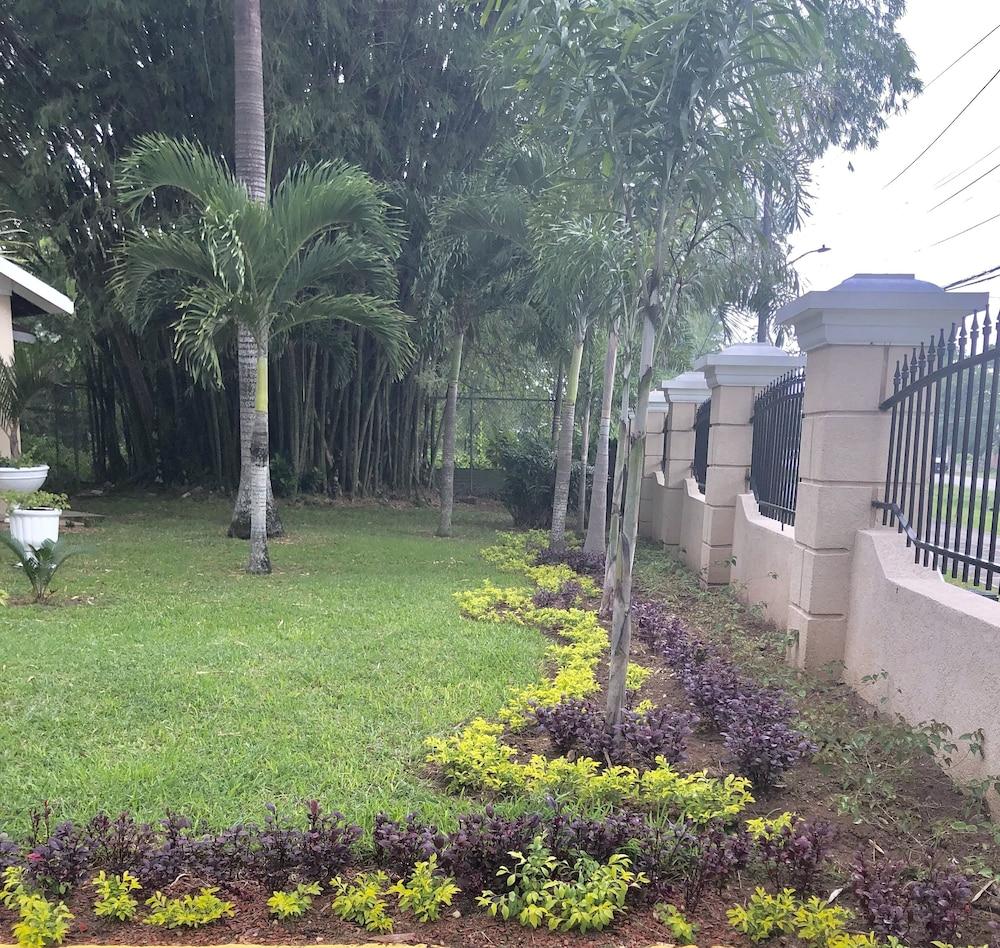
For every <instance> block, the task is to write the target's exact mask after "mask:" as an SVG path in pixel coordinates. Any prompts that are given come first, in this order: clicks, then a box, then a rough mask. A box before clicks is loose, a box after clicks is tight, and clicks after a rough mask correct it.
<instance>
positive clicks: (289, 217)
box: [271, 161, 403, 260]
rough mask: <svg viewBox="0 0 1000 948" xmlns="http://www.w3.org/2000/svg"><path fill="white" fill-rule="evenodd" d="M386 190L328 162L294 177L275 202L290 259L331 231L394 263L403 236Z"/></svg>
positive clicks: (343, 166) (293, 173) (352, 170)
mask: <svg viewBox="0 0 1000 948" xmlns="http://www.w3.org/2000/svg"><path fill="white" fill-rule="evenodd" d="M390 211H391V209H390V207H389V205H388V204H387V203H386V201H385V199H384V197H383V191H382V189H381V188H380V187H379V186H378V185H377V184H376V183H375V182H374V181H373V180H372V179H371V178H370V177H369V176H368V175H367V174H365V172H364V171H362V170H361V169H360V168H358V167H356V166H355V165H350V164H347V163H346V162H332V161H325V162H321V163H320V164H317V165H312V166H302V167H299V168H295V169H293V170H292V171H290V172H289V173H288V174H287V175H286V176H285V178H284V180H283V181H282V182H281V184H279V185H278V187H277V188H276V189H275V191H274V194H273V196H272V197H271V214H272V217H273V219H274V224H275V227H276V229H277V230H278V231H280V233H281V234H282V236H283V239H284V241H285V245H286V249H287V252H288V255H289V257H292V256H294V255H295V254H297V253H298V252H299V251H300V250H301V249H302V248H303V247H305V246H306V245H307V244H308V243H309V242H310V241H311V240H312V239H313V238H315V237H318V236H319V235H320V234H323V233H325V232H327V231H331V230H355V231H358V232H361V233H363V234H364V235H365V239H366V240H367V241H369V242H370V243H371V244H372V245H373V246H377V247H379V248H381V249H382V251H383V252H384V253H385V254H386V255H387V256H389V257H390V258H391V259H393V260H395V258H396V257H398V256H399V248H400V244H401V241H402V236H403V228H402V225H401V223H400V222H399V221H398V220H396V218H395V217H394V215H392V214H391V212H390Z"/></svg>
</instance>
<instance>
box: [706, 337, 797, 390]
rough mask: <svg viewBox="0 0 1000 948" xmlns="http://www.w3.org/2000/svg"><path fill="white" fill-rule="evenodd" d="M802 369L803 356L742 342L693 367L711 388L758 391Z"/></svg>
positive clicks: (707, 356) (754, 343)
mask: <svg viewBox="0 0 1000 948" xmlns="http://www.w3.org/2000/svg"><path fill="white" fill-rule="evenodd" d="M800 365H805V359H804V358H803V357H802V356H793V355H789V354H788V353H787V352H785V351H784V349H779V348H778V347H777V346H772V345H769V344H768V343H766V342H743V343H738V344H737V345H735V346H728V347H727V348H725V349H722V350H721V351H719V352H710V353H709V354H708V355H705V356H702V357H701V358H700V359H699V360H698V361H697V362H695V364H694V367H695V368H696V369H702V370H704V372H705V380H706V381H707V382H708V385H709V387H710V388H715V387H716V386H718V385H740V386H747V385H749V386H754V387H760V386H763V385H767V384H768V383H769V382H773V381H774V380H775V379H776V378H777V377H778V376H779V375H783V374H784V373H785V372H787V371H789V370H790V369H794V368H796V367H798V366H800Z"/></svg>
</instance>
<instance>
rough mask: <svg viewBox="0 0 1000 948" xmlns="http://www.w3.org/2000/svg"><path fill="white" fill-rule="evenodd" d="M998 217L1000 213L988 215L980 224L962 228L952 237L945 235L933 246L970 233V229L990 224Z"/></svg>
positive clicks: (938, 245) (933, 245)
mask: <svg viewBox="0 0 1000 948" xmlns="http://www.w3.org/2000/svg"><path fill="white" fill-rule="evenodd" d="M998 217H1000V214H994V215H993V216H992V217H987V218H986V220H984V221H980V222H979V223H978V224H973V225H972V226H971V227H966V228H965V230H960V231H959V232H958V233H957V234H952V235H951V236H950V237H945V238H943V239H941V240H938V241H936V242H935V243H933V244H931V246H932V247H940V246H941V244H946V243H948V241H949V240H954V239H955V238H956V237H961V236H962V234H967V233H969V231H970V230H975V229H976V228H977V227H982V226H983V224H988V223H989V222H990V221H995V220H996V219H997V218H998Z"/></svg>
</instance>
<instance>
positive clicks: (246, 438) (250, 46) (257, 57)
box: [229, 0, 283, 540]
mask: <svg viewBox="0 0 1000 948" xmlns="http://www.w3.org/2000/svg"><path fill="white" fill-rule="evenodd" d="M233 37H234V45H233V55H234V79H235V91H236V96H235V110H234V114H233V125H234V129H235V138H236V149H235V157H236V177H237V179H238V180H239V181H240V182H242V184H243V186H244V187H245V188H246V189H247V191H248V192H249V194H250V196H251V197H252V198H253V199H254V200H255V201H260V202H264V201H266V200H267V164H266V160H267V159H266V153H265V145H264V66H263V53H262V50H261V36H260V0H236V3H235V5H234V7H233ZM251 346H252V347H253V348H252V349H251ZM237 348H238V358H239V379H240V486H239V490H238V491H237V492H236V503H235V504H234V505H233V518H232V521H231V522H230V524H229V536H231V537H240V538H241V539H244V540H245V539H247V538H248V537H249V536H250V533H251V526H250V518H251V514H250V510H251V506H252V498H251V492H252V490H253V478H252V474H251V465H252V463H253V462H252V458H251V444H250V442H251V440H252V438H253V431H254V428H255V426H256V425H258V424H259V421H258V419H257V418H256V417H255V414H254V402H255V393H256V390H257V386H258V384H259V379H258V378H257V364H258V362H259V360H260V352H259V351H258V348H257V344H256V342H255V341H254V337H253V334H252V332H251V331H250V329H249V327H247V326H242V325H241V326H238V327H237ZM268 436H269V432H268V425H267V418H265V419H264V440H265V445H264V449H265V454H266V453H267V447H268V445H267V443H266V442H267V440H268ZM264 481H265V484H264V493H265V505H266V514H267V535H268V536H270V537H278V536H281V534H282V533H283V528H282V525H281V519H280V517H279V516H278V511H277V509H276V508H275V505H274V495H273V493H272V492H271V471H270V465H267V468H266V470H265V471H264Z"/></svg>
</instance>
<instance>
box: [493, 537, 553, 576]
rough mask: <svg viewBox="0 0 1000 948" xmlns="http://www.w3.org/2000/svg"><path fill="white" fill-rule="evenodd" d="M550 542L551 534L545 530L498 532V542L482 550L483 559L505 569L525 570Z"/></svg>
mask: <svg viewBox="0 0 1000 948" xmlns="http://www.w3.org/2000/svg"><path fill="white" fill-rule="evenodd" d="M548 542H549V536H548V534H547V533H546V532H545V531H544V530H527V531H525V532H524V533H507V532H505V533H498V534H497V540H496V543H494V544H493V545H492V546H488V547H486V548H485V549H484V550H483V551H482V553H483V559H484V560H486V562H487V563H492V564H493V565H494V566H497V567H499V568H500V569H503V570H508V571H510V572H524V571H525V570H527V569H528V568H529V567H531V565H532V564H533V563H534V561H535V557H536V556H537V554H538V552H539V551H540V550H543V549H544V548H545V547H546V546H547V545H548Z"/></svg>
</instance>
